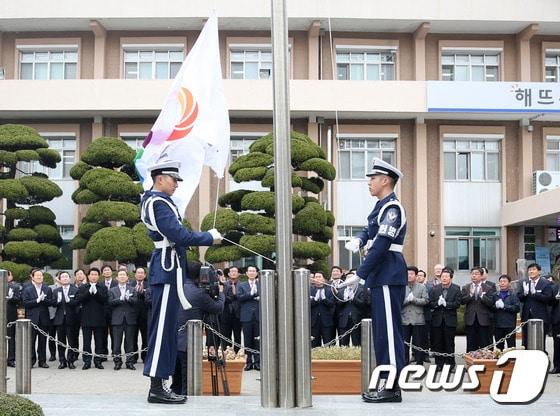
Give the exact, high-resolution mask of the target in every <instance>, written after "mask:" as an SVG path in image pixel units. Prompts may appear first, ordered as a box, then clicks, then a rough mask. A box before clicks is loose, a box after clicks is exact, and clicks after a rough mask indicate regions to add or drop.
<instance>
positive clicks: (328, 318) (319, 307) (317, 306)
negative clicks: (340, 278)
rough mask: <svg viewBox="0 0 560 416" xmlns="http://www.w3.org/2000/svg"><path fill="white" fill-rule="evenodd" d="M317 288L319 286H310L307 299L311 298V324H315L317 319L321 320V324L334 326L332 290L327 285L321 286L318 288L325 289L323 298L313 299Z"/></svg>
mask: <svg viewBox="0 0 560 416" xmlns="http://www.w3.org/2000/svg"><path fill="white" fill-rule="evenodd" d="M318 289H319V288H316V287H312V288H311V289H310V290H309V299H310V300H311V326H314V325H316V324H317V320H321V324H322V325H323V326H334V306H335V305H334V304H335V299H334V296H333V294H332V290H331V288H330V287H328V286H323V287H322V288H320V289H325V299H319V300H315V295H316V294H317V290H318ZM337 296H339V295H337Z"/></svg>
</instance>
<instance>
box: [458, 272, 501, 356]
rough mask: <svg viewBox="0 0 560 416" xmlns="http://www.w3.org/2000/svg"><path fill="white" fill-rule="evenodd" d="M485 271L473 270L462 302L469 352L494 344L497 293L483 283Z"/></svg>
mask: <svg viewBox="0 0 560 416" xmlns="http://www.w3.org/2000/svg"><path fill="white" fill-rule="evenodd" d="M483 273H484V271H483V270H482V269H481V268H480V267H473V268H472V269H471V283H469V284H466V285H465V286H463V290H462V291H461V302H462V303H463V304H465V305H467V307H466V309H465V332H466V333H467V352H470V351H476V350H478V349H480V348H483V347H486V346H488V345H490V344H491V343H492V335H491V332H492V331H491V324H492V305H493V303H494V302H493V301H492V298H493V295H494V293H495V292H496V291H495V290H494V289H492V286H490V285H488V284H486V283H483V282H482V274H483Z"/></svg>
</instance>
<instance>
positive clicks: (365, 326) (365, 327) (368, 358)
mask: <svg viewBox="0 0 560 416" xmlns="http://www.w3.org/2000/svg"><path fill="white" fill-rule="evenodd" d="M372 329H373V327H372V323H371V319H362V325H361V330H362V393H366V392H368V391H369V382H370V379H371V374H372V373H373V369H374V368H375V367H376V365H377V364H376V362H375V351H374V349H373V331H372Z"/></svg>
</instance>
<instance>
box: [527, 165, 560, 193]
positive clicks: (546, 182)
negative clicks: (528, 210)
mask: <svg viewBox="0 0 560 416" xmlns="http://www.w3.org/2000/svg"><path fill="white" fill-rule="evenodd" d="M554 188H560V172H555V171H546V170H536V171H535V172H533V194H535V195H536V194H540V193H541V192H545V191H550V190H551V189H554Z"/></svg>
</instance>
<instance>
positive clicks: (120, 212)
mask: <svg viewBox="0 0 560 416" xmlns="http://www.w3.org/2000/svg"><path fill="white" fill-rule="evenodd" d="M84 219H85V220H86V221H88V222H99V223H104V222H108V221H124V222H127V223H132V222H134V223H136V222H138V221H140V208H139V207H138V206H137V205H134V204H131V203H130V202H116V201H100V202H96V203H95V204H93V205H92V206H91V207H90V208H89V209H88V212H87V214H86V216H85V218H84ZM127 260H128V259H127ZM88 263H89V262H88Z"/></svg>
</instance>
